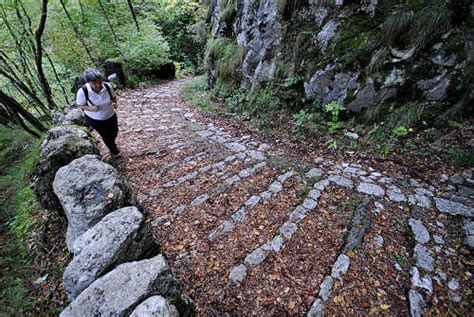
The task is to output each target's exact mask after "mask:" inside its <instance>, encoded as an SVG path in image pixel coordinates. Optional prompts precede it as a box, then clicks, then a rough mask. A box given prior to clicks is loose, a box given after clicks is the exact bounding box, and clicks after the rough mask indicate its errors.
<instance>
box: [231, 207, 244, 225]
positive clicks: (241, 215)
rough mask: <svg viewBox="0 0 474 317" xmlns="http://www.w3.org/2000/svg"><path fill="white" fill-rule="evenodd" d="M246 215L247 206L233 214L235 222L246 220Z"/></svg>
mask: <svg viewBox="0 0 474 317" xmlns="http://www.w3.org/2000/svg"><path fill="white" fill-rule="evenodd" d="M246 217H247V211H246V209H245V208H240V209H239V210H237V211H236V212H235V213H234V214H233V215H232V219H233V220H234V221H235V222H242V221H244V219H245V218H246Z"/></svg>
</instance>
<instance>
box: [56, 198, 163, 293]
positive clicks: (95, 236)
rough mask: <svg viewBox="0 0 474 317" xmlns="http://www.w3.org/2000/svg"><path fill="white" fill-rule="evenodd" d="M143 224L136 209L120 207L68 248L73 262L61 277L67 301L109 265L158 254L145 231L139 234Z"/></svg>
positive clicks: (157, 247)
mask: <svg viewBox="0 0 474 317" xmlns="http://www.w3.org/2000/svg"><path fill="white" fill-rule="evenodd" d="M143 222H144V218H143V215H142V214H141V213H140V211H138V209H137V208H136V207H125V208H121V209H119V210H116V211H114V212H112V213H110V214H108V215H106V216H105V217H104V218H103V219H102V220H101V221H100V222H99V223H97V224H96V225H95V226H93V227H92V228H90V229H89V230H87V231H86V232H85V233H83V234H82V235H80V236H79V237H78V238H77V239H76V240H75V241H74V243H73V245H72V247H71V251H72V252H73V253H74V259H73V260H72V261H71V263H69V265H68V266H67V268H66V270H65V271H64V275H63V286H64V289H65V290H66V293H67V295H68V298H69V300H70V301H72V300H74V299H75V298H76V297H77V296H78V295H79V294H80V293H81V292H82V291H83V290H84V289H85V288H87V287H88V286H89V285H90V284H92V283H93V282H94V281H95V280H96V279H97V278H98V277H99V276H101V275H102V274H103V273H104V272H106V271H108V270H110V269H111V268H112V267H113V266H115V265H118V264H121V263H124V262H127V261H134V260H138V259H140V257H141V256H145V255H146V254H148V253H153V254H152V255H156V254H158V252H159V251H160V248H159V246H158V245H155V244H154V242H153V240H152V237H151V235H150V234H149V232H148V231H147V232H145V231H143V230H142V232H141V233H140V229H141V228H142V225H143ZM147 233H148V235H147ZM147 239H148V241H147Z"/></svg>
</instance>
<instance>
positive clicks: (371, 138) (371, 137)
mask: <svg viewBox="0 0 474 317" xmlns="http://www.w3.org/2000/svg"><path fill="white" fill-rule="evenodd" d="M384 139H385V134H384V132H383V130H382V128H381V127H380V126H379V125H377V124H374V126H373V127H372V129H371V130H370V131H369V133H367V135H366V137H365V140H366V141H367V142H376V143H379V142H382V141H383V140H384Z"/></svg>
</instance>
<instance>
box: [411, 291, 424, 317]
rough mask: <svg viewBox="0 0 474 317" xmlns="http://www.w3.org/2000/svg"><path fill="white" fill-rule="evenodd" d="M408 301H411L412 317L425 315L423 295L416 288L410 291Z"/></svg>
mask: <svg viewBox="0 0 474 317" xmlns="http://www.w3.org/2000/svg"><path fill="white" fill-rule="evenodd" d="M408 301H409V303H410V315H411V317H421V316H423V305H424V301H423V297H422V296H421V295H420V294H419V293H418V292H417V291H415V290H410V291H409V292H408Z"/></svg>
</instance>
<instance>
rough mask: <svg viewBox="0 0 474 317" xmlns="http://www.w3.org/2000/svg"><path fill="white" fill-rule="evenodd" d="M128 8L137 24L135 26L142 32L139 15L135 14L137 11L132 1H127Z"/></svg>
mask: <svg viewBox="0 0 474 317" xmlns="http://www.w3.org/2000/svg"><path fill="white" fill-rule="evenodd" d="M127 3H128V8H129V9H130V13H132V17H133V21H134V22H135V26H136V27H137V31H139V32H140V25H138V20H137V15H136V14H135V9H133V3H132V0H127Z"/></svg>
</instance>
